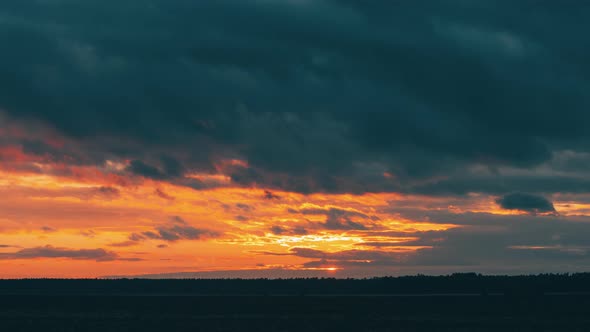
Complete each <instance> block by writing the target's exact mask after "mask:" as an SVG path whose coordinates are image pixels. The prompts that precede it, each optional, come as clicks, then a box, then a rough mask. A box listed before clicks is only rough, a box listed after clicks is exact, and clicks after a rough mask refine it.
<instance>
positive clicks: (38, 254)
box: [0, 245, 137, 262]
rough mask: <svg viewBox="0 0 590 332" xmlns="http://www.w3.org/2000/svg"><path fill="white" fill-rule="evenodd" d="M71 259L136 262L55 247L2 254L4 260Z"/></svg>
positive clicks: (96, 251) (93, 251) (98, 251)
mask: <svg viewBox="0 0 590 332" xmlns="http://www.w3.org/2000/svg"><path fill="white" fill-rule="evenodd" d="M36 258H69V259H75V260H94V261H97V262H106V261H114V260H125V261H135V260H137V259H135V258H121V257H119V256H118V255H117V254H116V253H115V252H112V251H106V250H104V249H100V248H99V249H68V248H58V247H53V246H49V245H48V246H45V247H36V248H25V249H21V250H19V251H17V252H14V253H0V260H2V259H36Z"/></svg>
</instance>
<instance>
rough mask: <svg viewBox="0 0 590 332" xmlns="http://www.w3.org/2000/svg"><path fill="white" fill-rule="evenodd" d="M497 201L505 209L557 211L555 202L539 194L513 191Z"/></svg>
mask: <svg viewBox="0 0 590 332" xmlns="http://www.w3.org/2000/svg"><path fill="white" fill-rule="evenodd" d="M496 203H498V205H500V207H501V208H503V209H505V210H519V211H524V212H528V213H530V214H533V215H534V214H538V213H556V212H557V211H556V210H555V207H554V206H553V203H552V202H551V201H550V200H548V199H547V198H545V197H543V196H539V195H533V194H524V193H512V194H507V195H505V196H503V197H500V198H498V199H497V200H496Z"/></svg>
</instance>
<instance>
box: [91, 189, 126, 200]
mask: <svg viewBox="0 0 590 332" xmlns="http://www.w3.org/2000/svg"><path fill="white" fill-rule="evenodd" d="M96 193H97V194H99V195H101V196H106V197H110V198H115V197H119V195H120V194H121V193H120V191H119V189H117V188H114V187H98V188H96Z"/></svg>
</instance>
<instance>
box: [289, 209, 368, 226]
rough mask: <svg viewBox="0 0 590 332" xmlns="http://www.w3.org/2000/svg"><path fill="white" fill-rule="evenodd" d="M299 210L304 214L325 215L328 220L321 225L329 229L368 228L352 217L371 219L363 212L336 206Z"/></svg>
mask: <svg viewBox="0 0 590 332" xmlns="http://www.w3.org/2000/svg"><path fill="white" fill-rule="evenodd" d="M299 212H300V213H302V214H304V215H322V214H323V215H325V216H326V221H325V222H324V223H322V224H320V225H321V226H322V227H323V228H325V229H329V230H366V229H368V228H367V226H365V225H363V224H362V223H359V222H356V221H353V220H352V218H360V219H370V217H369V216H368V215H366V214H364V213H361V212H357V211H349V210H342V209H336V208H330V209H321V208H318V209H302V210H301V211H299Z"/></svg>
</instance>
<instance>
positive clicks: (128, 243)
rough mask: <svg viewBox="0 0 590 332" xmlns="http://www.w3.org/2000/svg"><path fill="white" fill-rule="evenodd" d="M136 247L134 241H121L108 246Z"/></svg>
mask: <svg viewBox="0 0 590 332" xmlns="http://www.w3.org/2000/svg"><path fill="white" fill-rule="evenodd" d="M135 245H137V242H136V241H131V240H129V241H123V242H116V243H111V244H109V247H132V246H135Z"/></svg>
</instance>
